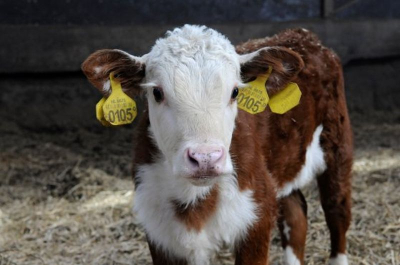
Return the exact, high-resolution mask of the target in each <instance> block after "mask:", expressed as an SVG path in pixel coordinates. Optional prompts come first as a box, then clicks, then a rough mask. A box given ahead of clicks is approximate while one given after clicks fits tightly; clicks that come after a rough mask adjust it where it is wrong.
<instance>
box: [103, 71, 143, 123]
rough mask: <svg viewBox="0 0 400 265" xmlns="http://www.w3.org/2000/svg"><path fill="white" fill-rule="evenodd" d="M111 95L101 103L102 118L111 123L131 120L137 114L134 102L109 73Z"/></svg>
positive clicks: (129, 121)
mask: <svg viewBox="0 0 400 265" xmlns="http://www.w3.org/2000/svg"><path fill="white" fill-rule="evenodd" d="M110 83H111V95H110V96H109V97H108V98H107V100H106V101H105V102H104V105H103V112H104V118H105V119H106V121H107V122H109V123H110V124H112V125H123V124H129V123H131V122H133V120H134V119H135V118H136V115H137V109H136V102H135V101H134V100H133V99H131V98H130V97H129V96H128V95H127V94H125V93H124V92H123V91H122V87H121V83H120V82H119V81H118V80H116V79H114V73H110Z"/></svg>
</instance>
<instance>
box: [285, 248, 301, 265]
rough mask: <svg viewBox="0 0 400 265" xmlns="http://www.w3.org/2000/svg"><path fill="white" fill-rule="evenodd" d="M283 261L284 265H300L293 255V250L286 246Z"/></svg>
mask: <svg viewBox="0 0 400 265" xmlns="http://www.w3.org/2000/svg"><path fill="white" fill-rule="evenodd" d="M284 260H285V265H300V261H299V259H298V258H297V257H296V255H295V254H294V252H293V248H292V247H290V246H287V247H286V248H285V256H284Z"/></svg>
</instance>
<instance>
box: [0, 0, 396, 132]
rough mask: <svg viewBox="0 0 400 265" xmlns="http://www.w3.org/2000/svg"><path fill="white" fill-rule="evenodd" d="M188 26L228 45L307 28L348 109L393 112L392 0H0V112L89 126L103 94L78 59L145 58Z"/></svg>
mask: <svg viewBox="0 0 400 265" xmlns="http://www.w3.org/2000/svg"><path fill="white" fill-rule="evenodd" d="M185 23H194V24H206V25H207V26H210V27H213V28H216V29H217V30H219V31H220V32H222V33H223V34H225V35H226V36H227V37H228V38H229V39H230V40H231V41H232V42H233V43H234V44H235V43H239V42H241V41H245V40H247V39H249V38H260V37H265V36H269V35H272V34H275V33H277V32H279V31H280V30H283V29H285V28H291V27H305V28H308V29H310V30H312V31H314V32H316V33H317V34H318V35H319V36H320V38H321V39H322V41H323V43H324V44H325V45H326V46H328V47H331V48H333V49H334V50H335V51H336V52H337V53H338V54H339V56H340V57H341V58H342V61H343V63H344V69H345V78H346V88H347V96H348V104H349V106H350V109H351V110H352V111H358V112H367V111H375V110H389V111H392V110H399V109H400V89H399V88H398V84H400V75H399V74H398V70H399V69H400V44H399V43H400V1H397V0H380V1H377V0H358V1H357V0H355V1H354V0H287V1H278V0H269V1H268V0H263V1H261V0H254V1H250V0H238V1H229V0H214V1H212V0H176V1H172V0H169V1H167V0H160V1H157V0H147V1H146V0H126V1H116V0H96V1H83V0H64V1H53V0H25V1H22V0H14V1H7V0H0V106H1V107H0V115H1V116H0V117H3V118H4V119H8V120H12V121H15V122H16V123H17V124H19V126H25V127H29V128H35V129H38V130H40V129H46V128H48V129H49V128H50V129H52V128H67V127H71V126H72V127H74V126H89V127H90V126H92V125H93V123H94V122H95V121H94V111H93V109H94V104H95V103H96V101H97V100H98V99H99V98H100V96H99V95H98V94H97V93H96V91H95V90H94V89H92V87H91V86H90V85H89V84H88V83H87V82H86V80H85V79H84V77H83V75H82V74H81V72H80V64H81V63H82V61H83V60H84V59H85V58H86V57H87V56H88V55H89V54H90V53H92V52H94V51H95V50H97V49H101V48H120V49H124V50H126V51H128V52H130V53H132V54H136V55H142V54H144V53H146V52H148V51H149V49H150V48H151V46H152V45H153V43H154V42H155V40H156V39H157V38H159V37H162V36H163V34H164V33H165V31H167V30H170V29H173V28H174V27H176V26H180V25H182V24H185Z"/></svg>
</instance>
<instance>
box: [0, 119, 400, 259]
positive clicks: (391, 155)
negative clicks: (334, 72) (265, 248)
mask: <svg viewBox="0 0 400 265" xmlns="http://www.w3.org/2000/svg"><path fill="white" fill-rule="evenodd" d="M352 120H353V126H354V131H355V139H356V159H355V164H354V181H353V221H352V225H351V228H350V231H349V232H348V249H349V259H350V262H351V264H393V265H394V264H400V248H399V246H400V204H399V199H400V114H399V113H397V114H393V113H375V114H373V115H371V114H369V115H366V114H364V115H361V114H357V115H356V114H353V115H352ZM130 145H131V131H130V130H129V129H127V128H117V129H106V128H101V127H100V126H99V128H98V129H95V130H71V131H57V130H55V131H46V132H38V131H34V130H32V129H27V128H21V127H19V126H18V125H16V124H15V123H14V122H11V121H7V120H6V119H3V120H2V121H1V124H0V264H18V265H19V264H32V265H33V264H60V265H63V264H118V265H119V264H151V263H150V256H149V251H148V249H147V245H146V243H145V237H144V234H143V231H142V230H141V229H140V228H139V227H138V224H137V222H136V220H135V216H134V215H133V214H132V211H131V208H132V197H133V184H132V181H131V177H130V172H129V168H130V158H131V154H130V149H129V147H130ZM306 194H307V201H308V203H309V212H308V214H309V232H308V236H307V249H306V263H307V264H325V263H326V261H327V259H328V250H329V243H328V239H329V235H328V231H327V228H326V225H325V222H324V219H323V213H322V210H321V207H320V206H319V203H318V193H317V192H316V189H315V184H312V185H311V186H310V188H308V189H307V190H306ZM133 203H134V202H133ZM279 244H280V243H279V239H278V238H277V237H276V233H275V236H274V239H273V241H272V247H271V260H272V261H273V262H272V264H282V263H281V261H282V251H281V250H280V247H279ZM217 258H218V260H219V261H218V262H219V263H218V262H216V264H233V262H232V257H231V256H230V254H229V253H228V251H223V252H221V253H220V254H219V255H218V257H217ZM7 262H8V263H7Z"/></svg>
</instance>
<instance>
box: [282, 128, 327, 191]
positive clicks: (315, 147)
mask: <svg viewBox="0 0 400 265" xmlns="http://www.w3.org/2000/svg"><path fill="white" fill-rule="evenodd" d="M322 129H323V127H322V125H319V126H318V127H317V128H316V129H315V132H314V134H313V139H312V142H311V144H310V145H309V146H308V147H307V152H306V161H305V164H304V165H303V167H302V168H301V170H300V172H299V173H298V174H297V176H296V178H295V179H294V180H293V181H291V182H288V183H285V185H284V186H283V187H282V188H281V189H279V190H278V198H282V197H285V196H287V195H289V194H290V193H291V192H292V191H293V190H296V189H300V188H302V187H304V186H305V185H307V184H308V183H309V182H310V181H311V180H312V179H314V178H315V176H316V175H317V174H320V173H322V172H323V171H324V170H325V169H326V163H325V160H324V152H323V150H322V148H321V145H320V136H321V132H322Z"/></svg>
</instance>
